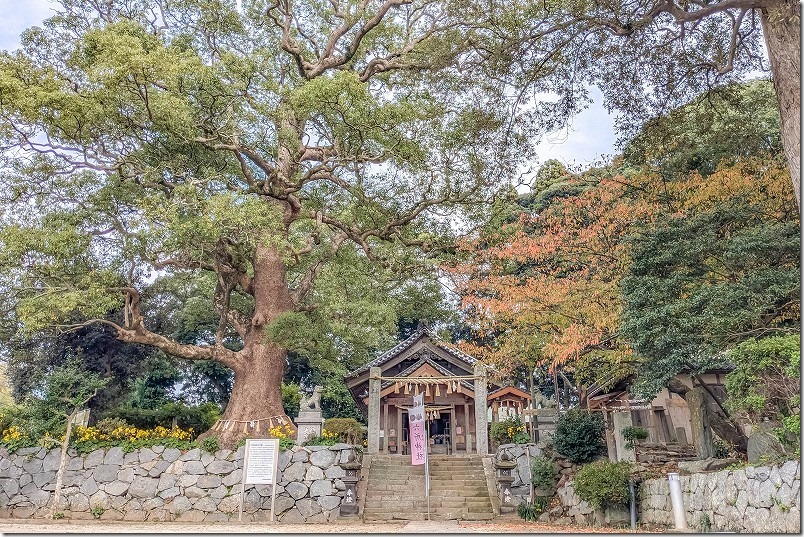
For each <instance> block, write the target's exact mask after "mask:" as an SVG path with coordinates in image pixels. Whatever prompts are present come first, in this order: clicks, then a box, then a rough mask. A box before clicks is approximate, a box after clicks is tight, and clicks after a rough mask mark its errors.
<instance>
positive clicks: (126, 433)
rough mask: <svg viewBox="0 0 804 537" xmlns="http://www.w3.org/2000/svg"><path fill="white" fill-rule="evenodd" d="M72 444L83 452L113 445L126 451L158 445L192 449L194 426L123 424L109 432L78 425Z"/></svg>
mask: <svg viewBox="0 0 804 537" xmlns="http://www.w3.org/2000/svg"><path fill="white" fill-rule="evenodd" d="M72 444H73V446H75V448H76V449H77V450H78V451H79V452H81V453H87V452H90V451H93V450H95V449H98V448H103V447H113V446H120V447H122V448H123V451H125V452H129V451H134V450H135V449H137V448H141V447H151V446H157V445H160V446H165V447H175V448H179V449H191V448H192V447H194V442H193V429H192V428H189V429H187V430H184V429H181V428H179V427H173V428H170V429H168V428H166V427H162V426H161V425H160V426H157V427H154V428H153V429H139V428H137V427H133V426H131V425H121V426H118V427H116V428H115V429H113V430H112V431H110V432H108V433H104V432H101V431H100V430H99V429H98V428H96V427H82V426H78V427H76V428H75V436H74V437H73V438H72Z"/></svg>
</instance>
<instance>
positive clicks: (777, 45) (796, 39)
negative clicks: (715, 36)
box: [762, 0, 801, 208]
mask: <svg viewBox="0 0 804 537" xmlns="http://www.w3.org/2000/svg"><path fill="white" fill-rule="evenodd" d="M800 16H801V6H800V5H799V4H798V2H796V1H793V0H783V1H782V2H780V3H779V5H778V6H775V7H769V8H766V9H763V10H762V31H763V33H764V35H765V43H766V45H767V47H768V57H769V58H770V65H771V72H772V73H773V86H774V88H775V89H776V97H777V100H778V103H779V113H780V114H781V117H782V125H781V128H782V146H783V147H784V153H785V157H786V158H787V164H788V166H789V168H790V178H791V179H792V181H793V190H794V192H795V194H796V203H798V206H799V208H800V207H801V167H800V158H801V45H800V42H801V26H800Z"/></svg>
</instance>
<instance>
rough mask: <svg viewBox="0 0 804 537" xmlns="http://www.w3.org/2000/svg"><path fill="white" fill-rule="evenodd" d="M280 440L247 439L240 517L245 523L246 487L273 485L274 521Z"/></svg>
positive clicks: (272, 505) (272, 513)
mask: <svg viewBox="0 0 804 537" xmlns="http://www.w3.org/2000/svg"><path fill="white" fill-rule="evenodd" d="M278 456H279V440H278V439H277V438H265V439H252V438H247V439H246V448H245V456H244V458H243V478H242V480H241V482H240V516H239V519H238V520H239V521H240V522H243V501H244V500H245V492H246V485H273V488H272V490H271V522H273V521H274V505H275V502H276V470H277V467H278Z"/></svg>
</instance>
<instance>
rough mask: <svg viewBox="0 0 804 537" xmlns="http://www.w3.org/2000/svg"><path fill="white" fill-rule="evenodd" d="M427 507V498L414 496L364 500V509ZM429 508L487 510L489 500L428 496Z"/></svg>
mask: <svg viewBox="0 0 804 537" xmlns="http://www.w3.org/2000/svg"><path fill="white" fill-rule="evenodd" d="M411 506H412V507H427V498H426V497H424V496H416V497H413V498H408V499H406V500H399V499H392V498H366V507H367V508H368V507H388V508H399V509H403V508H407V507H411ZM430 506H431V507H450V508H460V509H467V510H475V508H489V506H490V502H489V498H488V497H486V498H480V497H477V498H438V497H435V496H430Z"/></svg>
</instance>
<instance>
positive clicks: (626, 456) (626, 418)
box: [612, 410, 636, 462]
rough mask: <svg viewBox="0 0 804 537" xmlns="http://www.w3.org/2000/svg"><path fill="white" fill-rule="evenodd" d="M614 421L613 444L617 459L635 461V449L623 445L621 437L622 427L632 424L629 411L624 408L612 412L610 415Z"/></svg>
mask: <svg viewBox="0 0 804 537" xmlns="http://www.w3.org/2000/svg"><path fill="white" fill-rule="evenodd" d="M612 421H613V422H614V446H615V448H614V449H615V452H616V454H617V459H616V460H618V461H631V462H634V461H636V450H635V449H628V448H626V447H625V438H623V429H625V428H626V427H632V426H633V425H634V422H633V420H632V419H631V412H629V411H627V410H625V411H622V412H614V414H613V415H612Z"/></svg>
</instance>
